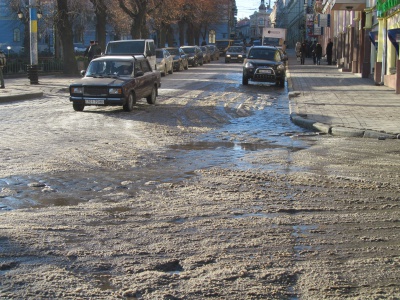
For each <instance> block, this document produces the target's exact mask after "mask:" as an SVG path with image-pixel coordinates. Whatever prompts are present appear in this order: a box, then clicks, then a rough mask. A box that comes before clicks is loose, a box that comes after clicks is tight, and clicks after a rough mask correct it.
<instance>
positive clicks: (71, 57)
mask: <svg viewBox="0 0 400 300" xmlns="http://www.w3.org/2000/svg"><path fill="white" fill-rule="evenodd" d="M57 12H58V16H57V19H56V23H57V29H58V32H59V37H60V39H61V45H62V50H63V61H64V74H67V75H76V74H78V66H77V64H76V59H75V52H74V36H73V32H72V26H71V23H70V21H69V19H68V3H67V0H57Z"/></svg>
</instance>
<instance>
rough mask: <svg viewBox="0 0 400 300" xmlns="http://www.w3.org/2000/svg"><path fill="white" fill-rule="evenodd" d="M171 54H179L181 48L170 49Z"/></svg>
mask: <svg viewBox="0 0 400 300" xmlns="http://www.w3.org/2000/svg"><path fill="white" fill-rule="evenodd" d="M168 51H169V53H170V54H171V55H179V49H175V48H174V49H168Z"/></svg>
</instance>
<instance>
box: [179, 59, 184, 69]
mask: <svg viewBox="0 0 400 300" xmlns="http://www.w3.org/2000/svg"><path fill="white" fill-rule="evenodd" d="M184 69H185V68H184V66H183V61H180V62H179V68H178V71H183V70H184Z"/></svg>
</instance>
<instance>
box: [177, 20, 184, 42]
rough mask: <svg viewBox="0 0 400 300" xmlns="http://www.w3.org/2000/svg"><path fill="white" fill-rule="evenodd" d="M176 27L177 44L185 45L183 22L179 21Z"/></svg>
mask: <svg viewBox="0 0 400 300" xmlns="http://www.w3.org/2000/svg"><path fill="white" fill-rule="evenodd" d="M178 27H179V45H178V46H183V45H185V22H184V21H179V22H178Z"/></svg>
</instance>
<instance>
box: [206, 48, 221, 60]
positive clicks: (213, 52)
mask: <svg viewBox="0 0 400 300" xmlns="http://www.w3.org/2000/svg"><path fill="white" fill-rule="evenodd" d="M207 47H208V49H209V50H210V54H211V60H219V49H218V48H217V46H215V45H208V46H207Z"/></svg>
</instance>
